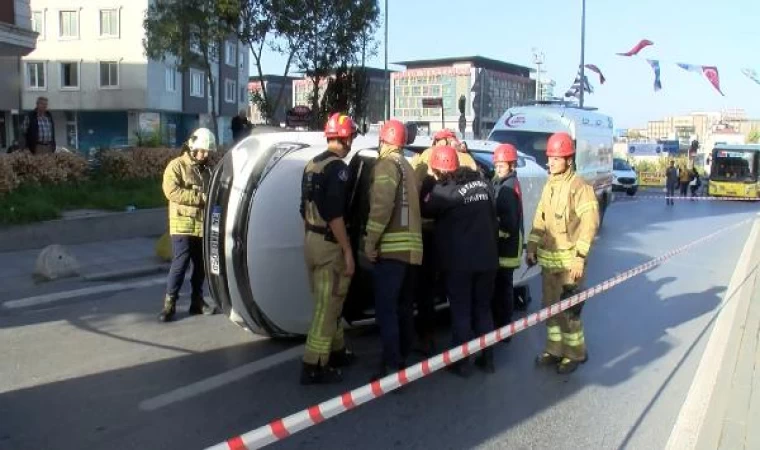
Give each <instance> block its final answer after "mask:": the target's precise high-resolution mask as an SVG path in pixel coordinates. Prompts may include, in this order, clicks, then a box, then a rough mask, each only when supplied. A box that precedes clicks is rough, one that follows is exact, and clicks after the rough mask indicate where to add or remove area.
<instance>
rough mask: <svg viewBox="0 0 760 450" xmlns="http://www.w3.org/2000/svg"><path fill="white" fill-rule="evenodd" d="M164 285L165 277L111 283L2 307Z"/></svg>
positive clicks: (13, 302) (27, 305) (22, 300)
mask: <svg viewBox="0 0 760 450" xmlns="http://www.w3.org/2000/svg"><path fill="white" fill-rule="evenodd" d="M164 283H166V277H165V276H163V277H160V278H150V279H148V280H142V281H133V282H130V283H111V284H105V285H102V286H93V287H88V288H82V289H74V290H71V291H62V292H53V293H50V294H44V295H37V296H34V297H26V298H20V299H17V300H9V301H7V302H3V303H0V305H2V307H3V308H7V309H16V308H28V307H30V306H39V305H46V304H48V303H55V302H58V301H61V300H68V299H71V298H77V297H84V296H87V295H97V294H105V293H108V292H118V291H126V290H130V289H140V288H146V287H150V286H157V285H160V284H164Z"/></svg>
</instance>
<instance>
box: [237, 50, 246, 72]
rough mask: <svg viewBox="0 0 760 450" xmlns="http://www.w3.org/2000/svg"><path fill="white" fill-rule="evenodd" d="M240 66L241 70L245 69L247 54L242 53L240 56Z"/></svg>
mask: <svg viewBox="0 0 760 450" xmlns="http://www.w3.org/2000/svg"><path fill="white" fill-rule="evenodd" d="M238 65H239V66H240V69H241V70H242V69H245V52H240V54H239V55H238Z"/></svg>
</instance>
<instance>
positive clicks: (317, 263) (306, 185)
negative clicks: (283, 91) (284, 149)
mask: <svg viewBox="0 0 760 450" xmlns="http://www.w3.org/2000/svg"><path fill="white" fill-rule="evenodd" d="M356 135H357V127H356V124H355V123H354V121H353V120H352V119H351V118H350V117H348V116H345V115H343V114H339V113H336V114H333V115H332V116H330V118H329V119H328V120H327V124H325V138H326V139H327V150H326V151H324V152H322V153H321V154H319V155H317V156H315V157H314V159H312V160H311V161H309V163H308V164H307V165H306V168H305V169H304V173H303V178H302V181H301V207H300V212H301V217H302V218H303V220H304V232H305V236H304V258H305V262H306V268H307V271H308V274H309V285H310V288H311V294H312V297H313V298H314V301H315V305H314V316H313V317H312V321H311V328H310V329H309V333H308V336H307V338H306V350H305V352H304V356H303V365H302V370H301V384H314V383H334V382H339V381H342V379H343V376H342V373H341V369H340V368H341V367H344V366H347V365H349V364H351V363H352V362H353V361H354V354H353V353H352V352H351V351H350V350H348V349H346V345H345V342H344V339H343V328H342V326H341V324H340V317H341V313H342V311H343V302H344V300H345V298H346V294H347V293H348V286H349V284H350V282H351V277H352V276H353V274H354V268H355V266H354V257H353V253H352V250H351V243H350V242H349V239H348V233H347V231H346V224H345V220H344V214H345V207H346V182H347V180H348V166H347V165H346V163H345V162H343V158H345V157H346V156H347V155H348V152H349V151H350V150H351V144H352V142H353V140H354V138H355V137H356Z"/></svg>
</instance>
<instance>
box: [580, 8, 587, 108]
mask: <svg viewBox="0 0 760 450" xmlns="http://www.w3.org/2000/svg"><path fill="white" fill-rule="evenodd" d="M581 1H582V2H583V7H582V9H581V70H580V75H581V97H580V102H579V106H580V107H581V108H583V100H584V97H585V96H586V67H585V66H586V0H581Z"/></svg>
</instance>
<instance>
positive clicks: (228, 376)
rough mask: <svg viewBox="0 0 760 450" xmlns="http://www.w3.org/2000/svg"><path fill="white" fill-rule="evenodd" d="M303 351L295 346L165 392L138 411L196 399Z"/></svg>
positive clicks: (153, 409)
mask: <svg viewBox="0 0 760 450" xmlns="http://www.w3.org/2000/svg"><path fill="white" fill-rule="evenodd" d="M303 351H304V347H303V345H297V346H295V347H293V348H289V349H288V350H284V351H281V352H279V353H275V354H274V355H269V356H267V357H266V358H262V359H260V360H258V361H253V362H250V363H248V364H244V365H242V366H240V367H236V368H234V369H232V370H229V371H227V372H222V373H220V374H218V375H214V376H212V377H209V378H206V379H204V380H201V381H197V382H195V383H193V384H189V385H187V386H183V387H181V388H178V389H175V390H173V391H171V392H167V393H166V394H161V395H159V396H157V397H153V398H150V399H147V400H143V401H142V402H140V409H141V410H143V411H155V410H157V409H160V408H163V407H165V406H169V405H171V404H173V403H177V402H180V401H183V400H187V399H189V398H192V397H197V396H198V395H201V394H205V393H206V392H209V391H212V390H214V389H218V388H220V387H222V386H225V385H227V384H230V383H233V382H235V381H238V380H241V379H243V378H246V377H249V376H251V375H255V374H257V373H259V372H262V371H264V370H267V369H270V368H272V367H274V366H276V365H278V364H281V363H284V362H286V361H289V360H291V359H293V358H295V357H297V356H300V355H303Z"/></svg>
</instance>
